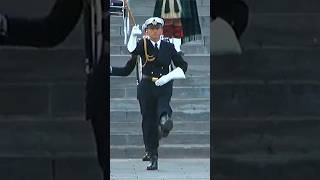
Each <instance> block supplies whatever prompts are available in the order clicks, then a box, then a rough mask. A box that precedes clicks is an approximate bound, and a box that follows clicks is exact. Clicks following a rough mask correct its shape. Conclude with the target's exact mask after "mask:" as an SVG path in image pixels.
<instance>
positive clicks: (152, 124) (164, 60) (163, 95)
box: [111, 39, 188, 156]
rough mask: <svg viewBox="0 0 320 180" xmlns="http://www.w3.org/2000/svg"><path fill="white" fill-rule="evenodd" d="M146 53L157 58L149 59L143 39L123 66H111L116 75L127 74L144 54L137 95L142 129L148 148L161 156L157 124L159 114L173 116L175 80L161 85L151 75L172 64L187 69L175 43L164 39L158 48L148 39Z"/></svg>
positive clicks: (167, 69) (151, 152)
mask: <svg viewBox="0 0 320 180" xmlns="http://www.w3.org/2000/svg"><path fill="white" fill-rule="evenodd" d="M146 43H147V53H148V55H152V56H154V57H156V58H155V60H154V61H146V58H145V51H144V41H143V39H142V40H140V41H139V42H138V44H137V47H136V48H135V50H134V51H133V52H132V53H131V54H132V57H131V59H130V60H129V61H128V62H127V64H126V66H124V67H121V68H119V67H112V73H111V75H113V76H127V75H129V74H130V73H131V72H132V71H133V69H134V67H136V66H137V71H138V69H139V67H138V66H139V64H140V63H138V61H139V58H138V56H140V57H141V64H142V66H143V67H142V77H140V76H141V74H140V75H139V72H137V74H138V77H137V81H138V85H137V98H138V100H139V104H140V110H141V115H142V131H143V141H144V144H145V148H146V151H147V152H149V153H150V154H152V155H156V156H157V155H158V147H159V138H158V125H159V120H160V117H162V116H164V115H166V116H169V117H171V115H172V109H171V107H170V104H169V103H170V100H171V96H172V88H173V87H172V85H173V81H169V82H168V83H166V84H164V85H162V86H156V85H155V83H154V82H153V81H152V80H151V79H152V77H155V78H160V77H161V76H163V75H166V74H168V73H169V72H170V69H171V68H172V63H173V65H174V66H176V67H180V68H181V69H182V70H183V71H184V72H186V71H187V66H188V65H187V63H186V62H185V61H184V60H183V58H182V57H181V55H180V54H178V53H177V51H176V50H175V48H174V45H173V44H171V43H169V42H167V41H164V40H161V41H160V47H159V49H158V50H157V49H155V47H154V45H153V44H152V42H151V41H150V40H148V39H147V40H146Z"/></svg>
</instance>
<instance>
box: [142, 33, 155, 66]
mask: <svg viewBox="0 0 320 180" xmlns="http://www.w3.org/2000/svg"><path fill="white" fill-rule="evenodd" d="M143 47H144V56H145V58H146V62H145V63H144V64H143V66H142V67H144V66H145V65H146V64H147V62H148V61H154V60H155V59H156V57H154V56H153V55H151V56H150V55H149V54H148V52H147V40H146V38H143Z"/></svg>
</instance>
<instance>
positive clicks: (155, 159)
mask: <svg viewBox="0 0 320 180" xmlns="http://www.w3.org/2000/svg"><path fill="white" fill-rule="evenodd" d="M157 169H158V157H157V156H151V160H150V163H149V165H148V166H147V170H157Z"/></svg>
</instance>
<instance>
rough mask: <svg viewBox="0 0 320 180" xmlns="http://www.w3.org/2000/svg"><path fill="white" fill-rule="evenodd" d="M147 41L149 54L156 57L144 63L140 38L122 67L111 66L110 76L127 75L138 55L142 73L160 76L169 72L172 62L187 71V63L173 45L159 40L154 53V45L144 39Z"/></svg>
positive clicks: (135, 64) (136, 64)
mask: <svg viewBox="0 0 320 180" xmlns="http://www.w3.org/2000/svg"><path fill="white" fill-rule="evenodd" d="M146 42H147V51H148V54H149V55H154V56H156V59H155V60H154V61H152V62H150V61H148V62H147V63H146V58H145V53H144V48H143V47H144V44H143V43H144V42H143V39H141V40H140V41H139V42H138V44H137V47H136V49H135V50H134V51H133V52H132V53H131V54H132V56H131V59H130V60H129V61H128V62H127V64H126V65H125V66H124V67H113V68H112V73H111V76H128V75H129V74H130V73H131V72H132V71H133V69H134V68H135V67H136V66H138V64H139V63H137V60H138V59H137V58H138V56H140V57H141V60H142V65H144V64H145V63H146V64H145V66H144V67H143V68H142V74H144V75H147V76H152V77H157V78H159V77H161V76H162V75H166V74H168V73H169V72H170V68H172V64H173V65H174V66H175V67H180V68H181V69H182V70H183V71H184V72H186V71H187V68H188V64H187V62H185V61H184V60H183V58H182V57H181V55H180V54H178V53H177V51H176V50H175V48H174V45H173V44H171V43H169V42H167V41H164V40H161V44H160V49H159V53H158V55H155V51H154V46H153V45H152V43H151V41H150V40H146ZM138 78H139V77H138Z"/></svg>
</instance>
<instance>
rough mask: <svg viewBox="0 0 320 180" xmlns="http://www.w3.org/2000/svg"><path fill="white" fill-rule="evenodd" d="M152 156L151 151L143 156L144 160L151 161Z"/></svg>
mask: <svg viewBox="0 0 320 180" xmlns="http://www.w3.org/2000/svg"><path fill="white" fill-rule="evenodd" d="M150 159H151V157H150V154H149V153H146V154H145V155H144V156H143V157H142V161H150Z"/></svg>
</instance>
